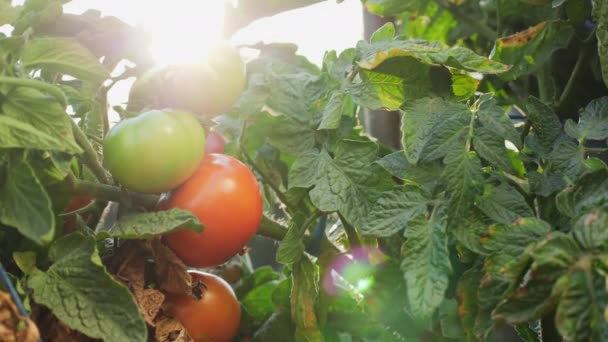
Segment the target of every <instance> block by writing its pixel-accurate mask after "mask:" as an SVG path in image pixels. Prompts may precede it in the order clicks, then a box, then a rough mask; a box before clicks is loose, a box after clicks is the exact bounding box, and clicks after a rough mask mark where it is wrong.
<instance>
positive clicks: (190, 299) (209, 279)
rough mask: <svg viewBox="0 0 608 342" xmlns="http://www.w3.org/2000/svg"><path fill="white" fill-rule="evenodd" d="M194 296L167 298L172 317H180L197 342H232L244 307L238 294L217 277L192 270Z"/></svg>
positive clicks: (169, 296) (170, 296)
mask: <svg viewBox="0 0 608 342" xmlns="http://www.w3.org/2000/svg"><path fill="white" fill-rule="evenodd" d="M188 273H190V275H192V280H193V285H194V289H193V290H192V292H193V294H192V295H171V294H169V295H167V302H168V303H167V308H168V312H169V314H170V315H173V316H174V317H175V318H177V319H178V320H179V321H180V322H181V323H182V324H183V325H184V327H185V328H186V330H187V331H188V334H190V336H191V337H192V338H193V339H194V340H195V341H230V340H231V339H232V338H233V337H234V336H236V334H237V332H238V328H239V323H240V319H241V307H240V305H239V302H238V300H237V298H236V295H235V294H234V291H233V290H232V288H231V287H230V285H228V283H226V281H225V280H224V279H222V278H220V277H218V276H216V275H213V274H210V273H205V272H199V271H189V272H188Z"/></svg>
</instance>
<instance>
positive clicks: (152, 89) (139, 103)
mask: <svg viewBox="0 0 608 342" xmlns="http://www.w3.org/2000/svg"><path fill="white" fill-rule="evenodd" d="M245 84H246V72H245V63H244V62H243V60H242V59H241V56H240V54H239V51H238V50H237V49H235V48H233V47H230V46H228V45H221V46H219V47H217V48H215V49H214V50H213V51H212V52H211V53H210V55H209V57H208V58H207V59H205V60H204V61H201V62H199V63H188V64H176V65H169V66H165V67H161V68H157V69H153V70H150V71H148V72H146V73H144V74H143V75H142V76H141V77H139V78H138V79H137V80H136V81H135V83H134V84H133V86H132V87H131V91H130V92H129V103H128V105H127V110H129V111H140V110H142V109H145V108H154V109H161V108H178V109H183V110H187V111H191V112H193V113H196V114H198V115H202V116H207V117H213V116H216V115H218V114H222V113H224V112H226V111H228V110H229V109H230V107H232V105H233V104H234V102H236V100H237V99H238V98H239V97H240V96H241V93H242V92H243V89H244V88H245Z"/></svg>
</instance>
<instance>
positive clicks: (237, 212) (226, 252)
mask: <svg viewBox="0 0 608 342" xmlns="http://www.w3.org/2000/svg"><path fill="white" fill-rule="evenodd" d="M170 208H180V209H185V210H189V211H191V212H192V213H193V214H194V215H196V216H197V217H198V219H199V220H200V222H201V223H202V224H203V226H204V230H203V231H202V232H200V233H199V232H195V231H192V230H187V229H183V230H178V231H176V232H173V233H170V234H168V235H165V236H164V239H165V241H166V243H167V245H168V246H169V247H170V248H171V249H172V250H173V251H174V252H175V254H176V255H177V256H178V257H180V258H181V259H182V260H183V261H184V263H185V264H186V265H188V266H192V267H211V266H217V265H220V264H223V263H224V262H226V261H227V260H228V259H230V258H231V257H232V256H234V255H235V254H237V253H239V252H240V251H241V250H242V248H243V247H244V246H245V244H246V243H247V242H249V240H251V238H252V237H253V236H254V235H255V233H256V232H257V230H258V226H259V225H260V222H261V221H262V210H263V204H262V195H261V194H260V189H259V186H258V183H257V180H256V178H255V176H254V175H253V173H252V172H251V171H250V170H249V168H247V166H246V165H245V164H243V163H242V162H241V161H239V160H238V159H235V158H233V157H230V156H226V155H223V154H217V153H212V154H209V155H207V156H205V158H204V159H203V162H202V163H201V165H200V167H199V168H198V169H197V170H196V171H195V172H194V174H192V176H191V177H190V178H189V179H188V180H187V181H186V182H185V183H184V184H182V185H181V186H180V187H178V188H177V189H176V190H175V191H174V192H173V193H172V194H171V196H170V197H169V199H168V200H167V202H166V203H164V204H162V205H161V209H170Z"/></svg>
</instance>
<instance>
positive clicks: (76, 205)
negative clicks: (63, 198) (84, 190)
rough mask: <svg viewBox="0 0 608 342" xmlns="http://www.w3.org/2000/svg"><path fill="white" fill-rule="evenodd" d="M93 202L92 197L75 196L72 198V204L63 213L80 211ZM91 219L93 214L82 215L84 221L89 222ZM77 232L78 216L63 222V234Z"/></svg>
mask: <svg viewBox="0 0 608 342" xmlns="http://www.w3.org/2000/svg"><path fill="white" fill-rule="evenodd" d="M92 201H93V198H92V197H89V196H75V197H72V199H71V200H70V203H69V204H68V206H67V208H65V210H64V211H63V212H64V213H69V212H72V211H76V210H78V209H81V208H84V207H86V206H87V205H89V204H90V203H91V202H92ZM90 218H91V214H84V215H82V219H83V220H84V221H85V222H87V221H88V220H89V219H90ZM75 230H76V216H70V217H68V218H66V219H65V221H64V222H63V233H64V234H69V233H71V232H73V231H75Z"/></svg>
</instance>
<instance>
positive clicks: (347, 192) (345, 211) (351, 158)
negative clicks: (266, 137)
mask: <svg viewBox="0 0 608 342" xmlns="http://www.w3.org/2000/svg"><path fill="white" fill-rule="evenodd" d="M333 155H334V156H333V158H332V156H331V155H330V154H329V152H328V151H326V150H322V151H321V152H311V153H308V154H305V155H303V156H301V157H300V158H298V159H297V160H296V161H295V162H294V164H293V166H292V168H291V169H290V170H289V188H294V187H301V188H308V187H313V188H312V190H311V191H310V199H311V200H312V202H313V204H314V205H315V206H316V207H317V208H318V209H319V210H321V211H325V212H332V211H339V212H340V213H341V214H342V215H344V217H345V218H346V219H347V220H348V222H350V223H351V224H353V225H355V226H361V224H362V223H363V222H365V221H364V220H365V217H366V216H367V213H368V212H369V208H370V207H371V205H372V204H373V203H374V202H375V201H376V199H377V198H378V197H379V196H380V193H381V192H382V191H384V190H387V189H388V188H390V186H391V185H392V182H391V179H390V177H388V175H387V174H386V173H385V172H384V171H383V170H382V169H381V168H380V167H379V166H378V165H376V164H374V161H376V158H377V155H378V145H377V144H376V143H373V142H370V141H355V140H340V141H339V142H337V143H336V145H335V147H334V151H333Z"/></svg>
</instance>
